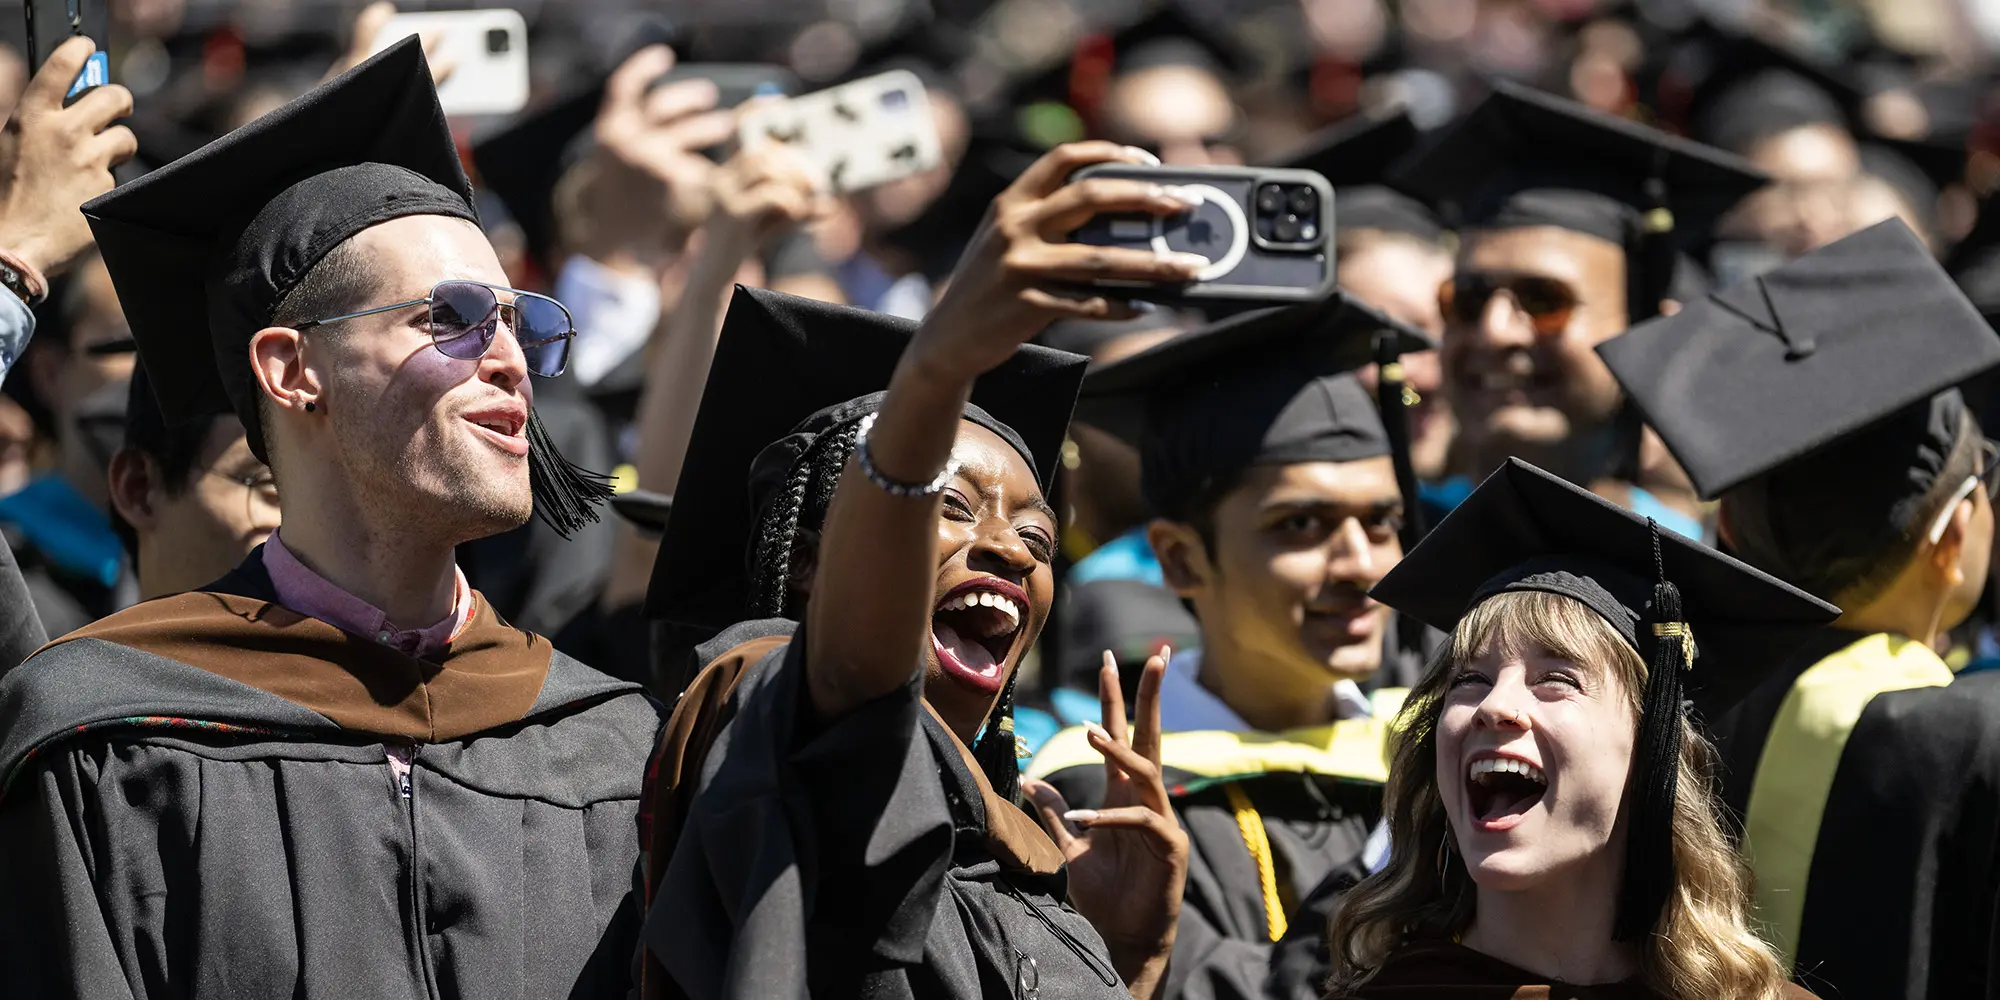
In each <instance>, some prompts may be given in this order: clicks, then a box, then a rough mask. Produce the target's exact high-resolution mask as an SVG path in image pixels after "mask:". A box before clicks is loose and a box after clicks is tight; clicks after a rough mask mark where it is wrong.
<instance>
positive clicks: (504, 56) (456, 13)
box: [373, 8, 528, 115]
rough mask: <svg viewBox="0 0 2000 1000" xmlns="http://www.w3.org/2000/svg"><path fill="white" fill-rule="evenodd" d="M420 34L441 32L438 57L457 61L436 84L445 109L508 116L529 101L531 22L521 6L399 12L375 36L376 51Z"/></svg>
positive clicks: (457, 113) (460, 112) (464, 113)
mask: <svg viewBox="0 0 2000 1000" xmlns="http://www.w3.org/2000/svg"><path fill="white" fill-rule="evenodd" d="M422 34H435V35H437V36H438V39H439V41H438V46H437V49H436V54H435V56H434V58H435V59H436V60H438V61H440V62H441V61H444V60H446V59H449V60H451V61H452V63H453V64H454V65H453V68H452V71H451V76H450V77H448V78H446V80H445V81H444V83H442V84H439V85H438V89H437V91H438V103H439V104H442V105H443V106H444V113H445V114H448V115H509V114H513V113H514V112H516V111H519V110H521V109H522V108H524V107H527V106H528V22H527V21H526V20H524V19H523V18H522V17H521V13H520V11H516V10H508V9H505V8H498V9H494V10H441V11H429V12H425V13H421V14H397V15H396V16H395V17H392V18H390V19H389V23H388V24H387V25H384V26H383V28H382V31H381V32H380V33H379V34H377V35H376V36H375V41H374V48H373V51H375V52H380V51H382V50H383V49H386V48H388V47H389V46H391V45H394V44H396V43H397V42H399V41H402V40H403V39H405V38H408V37H409V36H411V35H422Z"/></svg>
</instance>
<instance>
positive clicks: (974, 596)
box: [938, 590, 1021, 635]
mask: <svg viewBox="0 0 2000 1000" xmlns="http://www.w3.org/2000/svg"><path fill="white" fill-rule="evenodd" d="M973 608H992V609H993V610H995V611H998V612H1000V613H1001V614H1003V615H1005V616H1007V625H1006V627H1005V628H1001V629H997V630H995V632H994V634H995V635H999V634H1002V633H1006V632H1012V631H1014V630H1015V629H1016V628H1019V627H1020V624H1021V607H1020V605H1018V604H1015V603H1014V601H1013V599H1012V598H1009V597H1007V596H1006V595H1004V594H996V593H994V592H992V591H990V590H982V591H978V592H976V593H971V594H960V595H958V596H957V597H954V598H952V599H951V600H949V601H946V602H944V607H942V608H939V609H938V610H940V611H968V610H971V609H973Z"/></svg>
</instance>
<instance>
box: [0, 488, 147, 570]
mask: <svg viewBox="0 0 2000 1000" xmlns="http://www.w3.org/2000/svg"><path fill="white" fill-rule="evenodd" d="M0 522H6V523H8V524H12V525H15V526H16V527H19V528H20V529H21V533H22V534H23V535H25V536H26V537H27V541H28V544H30V545H32V546H34V548H35V550H36V551H37V552H39V553H41V555H42V556H43V557H44V558H46V559H47V560H48V561H49V562H50V563H53V564H54V565H55V566H56V567H58V568H59V569H62V570H64V571H65V572H68V573H71V574H74V575H76V576H80V577H84V578H86V579H89V580H93V581H95V582H96V583H98V584H99V585H100V586H105V587H110V586H113V585H115V584H117V583H118V574H119V572H120V570H121V569H122V568H123V567H124V564H125V546H124V544H123V543H121V542H120V541H119V540H118V533H117V532H115V531H113V530H111V519H110V518H108V517H106V516H105V514H104V512H103V511H101V510H98V509H97V505H96V504H93V503H91V502H90V501H89V500H87V499H85V498H84V496H83V494H81V493H78V492H77V491H76V488H75V487H73V486H71V485H70V484H69V480H67V479H64V478H63V477H61V476H59V475H55V474H49V475H45V476H41V477H39V478H37V479H35V480H33V481H31V482H29V483H28V485H26V486H23V487H21V488H20V489H19V490H16V491H15V492H13V493H10V494H8V495H6V496H4V497H0Z"/></svg>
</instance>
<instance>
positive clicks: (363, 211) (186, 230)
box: [83, 38, 609, 532]
mask: <svg viewBox="0 0 2000 1000" xmlns="http://www.w3.org/2000/svg"><path fill="white" fill-rule="evenodd" d="M83 214H84V216H85V217H86V218H87V219H88V220H89V222H90V227H91V232H92V234H93V235H95V236H96V238H97V244H98V248H99V250H100V252H101V253H102V255H103V257H104V264H105V267H106V268H107V269H108V270H109V271H110V273H111V280H112V284H113V285H114V286H115V287H116V288H117V290H118V297H119V298H120V299H121V300H123V301H125V302H127V303H133V304H134V308H133V309H132V310H131V311H130V314H129V315H128V316H127V317H126V318H127V320H129V321H130V323H131V326H132V335H133V338H134V339H135V340H136V341H137V342H138V345H139V355H140V358H141V360H142V362H143V363H144V364H145V366H146V369H147V371H148V372H149V373H150V375H151V378H152V382H153V388H154V392H155V394H156V395H157V396H158V397H159V403H160V409H161V412H162V413H163V414H164V415H165V417H166V419H167V420H168V421H169V422H170V423H177V422H180V421H183V420H190V419H194V418H197V417H201V416H205V415H208V414H212V413H215V412H217V407H219V406H223V405H228V406H231V407H233V408H234V409H235V411H236V415H237V416H238V417H240V418H241V419H242V421H243V427H244V430H245V432H246V433H247V434H248V436H249V441H250V449H251V451H252V452H254V453H255V454H256V455H257V457H258V459H259V460H260V461H266V462H268V461H269V455H268V453H267V451H266V449H265V441H264V433H263V424H262V422H261V420H260V418H259V412H258V400H259V399H260V398H261V394H262V390H261V389H260V388H259V386H258V384H257V381H256V379H255V377H254V376H253V374H252V373H251V370H250V361H249V352H248V343H249V340H250V337H251V335H252V334H254V333H256V332H257V331H258V330H260V329H262V328H264V327H265V326H267V325H268V324H269V323H270V321H271V318H272V316H273V315H274V313H275V312H276V310H277V307H278V305H279V304H280V303H281V302H282V301H283V300H284V298H285V296H286V295H287V294H289V293H290V292H291V290H292V289H293V288H294V287H295V286H296V285H297V284H298V282H299V281H300V279H301V278H303V277H304V276H305V274H306V273H307V272H308V271H310V270H311V269H312V267H313V266H314V265H315V264H317V263H319V261H320V259H321V258H322V257H324V256H325V255H326V254H327V253H328V252H329V251H331V250H332V249H333V248H334V247H336V246H338V245H340V244H341V243H343V242H345V241H346V240H347V239H349V238H350V237H353V236H354V235H356V234H357V233H360V232H361V231H362V230H364V229H368V228H369V227H371V226H374V225H377V224H379V223H383V222H387V221H389V220H391V219H398V218H403V217H406V216H412V215H437V216H444V217H448V218H455V219H463V220H466V221H468V222H472V223H474V224H477V223H478V221H479V219H478V215H477V213H476V212H474V211H473V208H472V185H471V183H470V182H469V181H468V180H467V179H466V176H465V171H464V170H463V169H462V168H461V167H460V166H459V160H458V150H457V148H456V147H455V146H454V145H453V143H452V139H451V130H450V128H449V127H448V126H447V125H446V122H445V117H444V112H443V110H442V109H441V108H439V106H438V99H437V90H436V88H435V87H434V86H433V85H432V83H431V74H430V67H429V66H428V65H427V64H426V63H425V61H424V53H423V48H422V46H421V45H420V44H419V43H418V42H417V40H416V39H415V38H408V39H404V40H403V41H401V42H399V43H397V44H395V45H393V46H391V47H389V48H387V49H385V50H383V51H382V52H380V53H377V54H376V55H374V56H372V57H370V58H369V59H368V60H366V61H365V62H363V63H361V64H360V65H359V66H356V67H355V68H354V69H352V70H349V71H348V72H346V73H343V74H341V75H340V76H339V77H336V78H335V79H333V80H329V81H327V82H326V83H324V84H321V85H320V86H318V87H315V88H314V89H312V90H311V91H309V92H307V93H306V94H304V95H303V96H301V97H299V98H298V99H296V100H294V101H292V102H290V103H289V104H286V105H285V106H283V107H281V108H279V109H277V110H276V111H273V112H271V113H270V114H268V115H265V116H264V117H262V118H259V119H258V120H256V121H255V122H252V123H250V124H249V125H246V126H244V127H242V128H240V129H237V130H236V131H234V132H231V133H230V134H228V135H226V136H223V137H222V138H220V139H217V140H216V141H214V142H212V143H209V144H208V145H207V146H204V147H202V148H201V149H200V150H198V151H196V152H195V153H192V154H190V155H188V156H186V157H184V158H182V159H180V160H177V161H175V162H174V163H172V164H169V165H167V166H166V167H163V168H161V169H159V170H156V171H154V172H152V173H150V174H147V175H146V176H144V177H142V178H140V179H139V180H136V181H133V182H131V183H129V184H125V185H122V186H120V187H118V188H116V189H114V190H112V191H111V192H110V193H109V194H105V195H102V196H100V197H97V198H94V199H92V200H90V201H88V202H85V203H84V205H83ZM528 438H529V469H530V473H529V479H530V481H531V483H533V485H534V491H535V510H536V513H537V514H538V515H540V516H541V517H542V518H543V519H544V520H545V521H548V522H549V524H550V525H551V526H552V527H555V528H556V529H557V530H558V531H563V532H568V531H573V530H575V529H576V528H577V527H580V526H581V524H582V523H583V522H584V521H594V520H595V519H596V513H595V511H594V510H593V509H592V507H591V505H592V504H593V503H595V502H597V501H598V500H599V499H601V498H602V496H604V495H607V494H608V492H609V491H608V489H606V488H605V487H604V486H603V484H602V482H601V481H599V480H598V479H596V478H594V477H591V476H590V475H589V474H588V473H584V472H582V471H581V470H578V469H576V468H575V467H574V466H571V465H570V464H569V463H568V462H566V461H564V460H563V458H562V456H561V455H560V454H558V453H557V452H556V451H555V449H554V447H553V446H552V445H551V444H549V442H548V439H547V435H546V434H545V433H544V432H543V431H542V429H541V427H540V423H539V421H538V420H536V419H535V418H534V417H533V415H532V414H531V415H530V418H529V426H528Z"/></svg>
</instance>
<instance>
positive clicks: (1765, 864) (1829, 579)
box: [1599, 221, 2000, 998]
mask: <svg viewBox="0 0 2000 1000" xmlns="http://www.w3.org/2000/svg"><path fill="white" fill-rule="evenodd" d="M1599 350H1600V353H1601V354H1602V355H1603V357H1604V359H1605V361H1606V362H1607V363H1608V364H1609V365H1610V367H1611V370H1612V371H1613V372H1614V373H1615V374H1616V375H1617V377H1618V379H1619V381H1620V382H1621V383H1623V384H1624V386H1625V389H1626V391H1627V392H1629V393H1630V394H1631V396H1632V398H1633V400H1634V401H1635V403H1636V404H1637V406H1638V407H1639V408H1640V409H1641V410H1642V411H1643V412H1644V413H1645V415H1646V417H1647V419H1648V421H1649V422H1650V423H1651V424H1652V425H1653V426H1654V427H1656V428H1658V430H1659V432H1660V436H1661V437H1662V438H1663V439H1664V440H1665V442H1666V444H1667V447H1668V448H1670V449H1671V450H1672V451H1673V454H1674V456H1675V457H1676V458H1677V459H1679V460H1680V462H1681V463H1682V464H1683V465H1684V466H1685V467H1686V468H1687V470H1688V473H1689V475H1690V477H1691V478H1692V479H1693V481H1694V484H1695V486H1696V487H1697V488H1698V489H1699V490H1700V492H1701V495H1702V496H1704V497H1719V498H1720V500H1721V508H1720V515H1719V519H1720V522H1721V535H1722V541H1723V543H1724V544H1725V545H1727V546H1728V547H1729V548H1730V549H1731V550H1732V551H1733V552H1734V553H1735V554H1736V555H1737V556H1738V557H1740V558H1742V559H1743V560H1744V561H1746V562H1748V563H1750V564H1751V565H1754V566H1756V567H1758V568H1760V569H1763V570H1765V571H1767V572H1769V573H1771V574H1773V575H1775V576H1778V577H1779V578H1781V579H1784V580H1785V581H1787V582H1789V583H1792V584H1794V585H1796V586H1798V587H1800V588H1801V589H1804V590H1806V591H1808V592H1811V593H1812V594H1814V595H1815V596H1818V597H1821V598H1824V599H1826V600H1828V601H1831V602H1833V603H1835V604H1838V605H1839V606H1840V608H1841V610H1842V613H1841V617H1840V619H1839V620H1838V621H1836V622H1835V623H1834V624H1833V626H1831V627H1829V628H1827V629H1825V630H1823V632H1822V633H1821V634H1820V635H1819V637H1818V638H1817V639H1815V640H1814V641H1813V642H1812V643H1810V644H1808V645H1807V646H1806V647H1804V648H1803V649H1802V650H1801V651H1800V652H1799V653H1797V654H1795V655H1794V656H1793V657H1791V659H1789V660H1788V661H1787V662H1786V663H1785V664H1783V665H1782V666H1780V667H1778V668H1777V669H1775V670H1773V671H1771V674H1770V679H1769V680H1768V681H1766V682H1764V683H1763V684H1762V686H1761V687H1759V688H1757V689H1756V690H1754V691H1753V692H1752V693H1750V694H1749V695H1748V696H1747V697H1745V698H1742V699H1741V701H1740V703H1739V704H1738V706H1737V707H1735V708H1733V709H1731V710H1730V711H1728V712H1725V713H1721V714H1719V715H1711V716H1710V717H1709V718H1708V719H1707V722H1708V723H1709V727H1710V729H1711V731H1712V732H1713V734H1714V736H1715V738H1716V744H1717V749H1718V750H1719V751H1720V754H1721V757H1722V762H1723V770H1722V774H1721V778H1722V791H1723V797H1724V799H1725V800H1726V802H1727V803H1728V804H1729V806H1730V807H1731V808H1730V810H1729V811H1730V813H1731V814H1732V815H1734V816H1738V817H1741V818H1742V823H1743V829H1742V836H1743V852H1744V856H1745V857H1746V859H1747V860H1748V861H1749V862H1750V864H1751V866H1752V868H1753V869H1754V870H1755V872H1756V876H1757V878H1756V883H1757V907H1758V916H1759V919H1760V921H1761V922H1762V923H1763V925H1764V927H1765V928H1766V930H1767V932H1768V936H1769V939H1770V940H1771V941H1772V942H1773V943H1774V944H1776V945H1778V946H1779V948H1780V949H1781V950H1782V951H1783V952H1784V957H1785V958H1786V959H1787V960H1788V961H1790V962H1791V964H1792V967H1793V968H1794V969H1796V970H1797V973H1798V975H1799V976H1800V977H1801V978H1802V979H1803V980H1804V981H1806V982H1809V983H1810V984H1811V985H1812V986H1813V987H1814V988H1815V989H1816V990H1817V991H1818V992H1820V993H1821V994H1822V995H1826V996H1836V995H1837V996H1855V997H1860V996H1866V997H1912V998H1915V997H1923V996H1990V995H1992V993H1993V987H1994V986H1995V985H2000V983H1996V982H1995V981H1994V980H1992V979H1991V978H1990V977H1991V975H1992V973H1991V972H1990V970H1989V962H1988V956H1989V955H1990V954H1992V953H1993V951H1992V949H1993V948H1994V947H1995V945H1996V944H2000V926H1996V924H1995V913H1996V907H2000V892H1996V889H1995V886H1996V885H2000V882H1996V880H1995V877H1994V876H1995V875H1996V874H2000V846H1996V845H2000V813H1996V812H1995V810H1994V809H1993V805H1992V794H1993V789H1994V788H1995V787H2000V673H1987V672H1979V673H1972V674H1964V675H1959V676H1957V677H1954V674H1953V670H1952V668H1951V667H1949V666H1947V665H1946V663H1945V661H1944V660H1943V659H1941V658H1939V656H1938V654H1937V653H1935V652H1933V650H1934V649H1937V648H1942V642H1941V639H1942V637H1943V636H1944V634H1945V633H1946V632H1947V631H1949V630H1950V629H1952V628H1954V627H1955V626H1957V625H1958V624H1959V623H1961V622H1963V621H1964V620H1965V619H1966V617H1967V616H1968V615H1969V614H1970V613H1971V611H1972V609H1973V607H1974V605H1975V604H1976V602H1977V601H1978V600H1979V595H1980V592H1981V590H1982V589H1983V588H1984V587H1985V585H1986V580H1987V571H1988V567H1989V561H1990V558H1991V554H1992V546H1993V539H1994V512H1993V496H1994V486H1995V482H1996V477H1995V461H1994V458H1995V454H1996V450H1995V448H1994V446H1993V445H1992V443H1991V442H1989V441H1987V440H1986V438H1985V437H1984V436H1983V435H1982V433H1981V431H1980V427H1979V422H1978V420H1977V419H1976V418H1975V417H1974V416H1973V414H1972V412H1971V410H1970V409H1969V408H1968V407H1967V406H1966V404H1965V401H1964V399H1963V398H1961V396H1960V394H1959V392H1958V390H1957V389H1955V388H1952V387H1953V386H1956V385H1958V384H1959V383H1961V382H1964V381H1965V380H1966V379H1968V378H1971V377H1973V376H1975V375H1979V374H1981V373H1983V372H1986V371H1989V370H1991V369H1993V368H1994V367H1996V366H2000V341H1996V340H1995V339H1994V337H1993V333H1992V330H1991V329H1990V328H1988V327H1987V325H1986V322H1985V321H1984V320H1983V319H1982V318H1981V317H1980V314H1979V311H1978V310H1977V309H1976V308H1975V307H1974V306H1973V305H1972V304H1971V303H1970V302H1968V301H1967V300H1966V299H1965V297H1964V296H1963V295H1962V294H1961V293H1960V292H1959V290H1958V288H1957V286H1956V285H1954V284H1953V283H1952V281H1951V279H1950V278H1949V277H1947V276H1946V274H1945V272H1944V270H1943V269H1942V268H1940V267H1939V266H1938V264H1937V262H1936V261H1935V260H1934V259H1933V258H1932V257H1931V255H1930V253H1929V252H1928V250H1927V249H1926V248H1925V246H1924V244H1923V242H1922V241H1921V240H1920V239H1919V238H1918V237H1917V236H1916V235H1915V234H1914V233H1912V232H1910V230H1909V229H1908V228H1907V227H1905V226H1904V225H1903V224H1902V223H1901V222H1898V221H1890V222H1885V223H1881V224H1879V225H1876V226H1874V227H1871V228H1869V229H1866V230H1863V231H1862V232H1860V233H1857V234H1855V235H1853V236H1849V237H1847V238H1845V239H1842V240H1839V241H1836V242H1834V243H1831V244H1829V245H1827V246H1826V247H1824V248H1822V249H1820V250H1816V251H1814V252H1812V253H1809V254H1806V255H1805V256H1803V257H1800V258H1798V259H1796V260H1794V261H1792V262H1791V263H1789V264H1787V265H1785V266H1784V267H1781V268H1779V269H1778V270H1776V271H1773V272H1770V273H1768V274H1766V275H1763V276H1761V277H1759V278H1757V279H1754V280H1752V281H1749V282H1746V283H1743V284H1739V285H1735V286H1732V287H1729V288H1725V289H1722V290H1720V291H1717V292H1715V293H1714V294H1711V295H1709V296H1707V297H1706V298H1705V299H1702V300H1700V301H1696V302H1692V303H1690V304H1689V305H1688V307H1687V308H1686V309H1684V310H1682V311H1681V312H1680V313H1678V314H1677V315H1675V316H1673V317H1671V318H1667V319H1661V320H1657V321H1655V322H1653V323H1650V324H1646V325H1644V326H1641V327H1639V328H1637V329H1635V330H1633V331H1632V332H1631V333H1628V334H1626V335H1625V336H1623V337H1619V338H1617V339H1615V340H1612V341H1610V342H1609V343H1606V344H1604V345H1603V346H1602V347H1601V348H1600V349H1599ZM1695 640H1696V642H1700V641H1701V636H1700V635H1699V634H1697V635H1696V637H1695Z"/></svg>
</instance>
